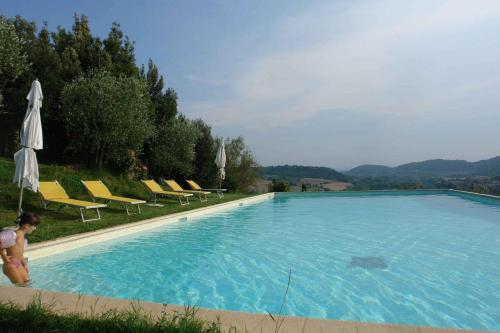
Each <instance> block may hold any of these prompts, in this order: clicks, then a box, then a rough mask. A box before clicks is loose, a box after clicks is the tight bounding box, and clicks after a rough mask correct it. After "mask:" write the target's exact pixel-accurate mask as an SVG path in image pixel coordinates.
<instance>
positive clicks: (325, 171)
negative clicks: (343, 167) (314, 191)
mask: <svg viewBox="0 0 500 333" xmlns="http://www.w3.org/2000/svg"><path fill="white" fill-rule="evenodd" d="M260 173H261V175H262V177H264V178H267V179H271V178H275V179H288V180H295V181H297V180H300V179H302V178H321V179H329V180H336V181H342V182H346V181H349V177H348V176H346V175H344V174H342V173H340V172H338V171H335V170H333V169H330V168H326V167H313V166H302V165H277V166H267V167H262V168H261V171H260Z"/></svg>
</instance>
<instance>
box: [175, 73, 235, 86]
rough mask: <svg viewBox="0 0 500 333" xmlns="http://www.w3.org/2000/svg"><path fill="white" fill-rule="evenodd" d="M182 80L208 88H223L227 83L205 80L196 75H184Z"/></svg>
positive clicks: (210, 79)
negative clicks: (207, 86)
mask: <svg viewBox="0 0 500 333" xmlns="http://www.w3.org/2000/svg"><path fill="white" fill-rule="evenodd" d="M184 78H185V79H186V80H188V81H190V82H193V83H200V84H205V85H209V86H223V85H226V84H228V83H229V80H222V79H214V78H205V77H201V76H198V75H193V74H188V75H184Z"/></svg>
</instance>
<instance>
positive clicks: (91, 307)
mask: <svg viewBox="0 0 500 333" xmlns="http://www.w3.org/2000/svg"><path fill="white" fill-rule="evenodd" d="M36 299H39V300H40V302H41V304H44V305H46V306H48V307H50V309H51V310H52V311H53V312H55V313H60V314H63V313H78V314H82V315H93V314H100V313H103V312H105V311H109V310H119V311H127V310H134V309H140V310H141V311H142V312H143V313H144V314H147V315H150V316H151V317H152V318H158V317H160V316H161V315H162V314H163V313H165V314H167V315H172V314H179V313H184V312H185V307H184V306H179V305H171V304H161V303H152V302H142V301H131V300H126V299H118V298H110V297H97V296H88V295H79V294H72V293H63V292H53V291H46V290H37V289H31V288H20V287H11V286H2V285H0V301H1V302H11V303H14V304H17V305H19V306H22V307H25V306H26V305H28V304H29V303H30V302H32V301H33V300H36ZM274 316H275V319H276V318H278V320H281V319H282V320H283V321H282V326H281V328H280V329H279V332H280V333H285V332H294V333H295V332H321V333H334V332H335V333H340V332H342V333H382V332H385V333H481V332H486V331H478V330H466V329H456V328H438V327H430V326H413V325H401V324H385V323H368V322H358V321H347V320H334V319H319V318H308V317H292V316H280V317H278V316H276V314H274ZM196 317H197V318H199V319H202V320H206V321H209V322H219V323H220V326H221V329H222V331H224V332H259V333H276V332H277V330H276V324H275V322H274V321H273V320H272V319H271V317H270V316H269V315H267V314H259V313H249V312H239V311H228V310H214V309H207V308H197V311H196Z"/></svg>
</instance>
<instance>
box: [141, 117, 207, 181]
mask: <svg viewBox="0 0 500 333" xmlns="http://www.w3.org/2000/svg"><path fill="white" fill-rule="evenodd" d="M197 138H198V131H197V129H196V127H195V126H194V125H192V124H191V123H190V122H189V121H188V120H186V119H185V118H184V117H182V116H178V117H175V118H172V119H170V120H168V121H167V122H166V123H165V124H164V126H162V127H160V128H158V133H157V136H156V138H155V143H154V146H153V156H152V161H151V164H152V172H153V174H155V175H156V176H160V177H168V178H175V177H176V176H183V177H188V176H190V175H191V174H192V173H193V160H194V146H195V143H196V139H197Z"/></svg>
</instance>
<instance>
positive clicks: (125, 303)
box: [0, 190, 498, 333]
mask: <svg viewBox="0 0 500 333" xmlns="http://www.w3.org/2000/svg"><path fill="white" fill-rule="evenodd" d="M445 191H446V190H445ZM456 192H462V191H456ZM462 193H467V194H474V195H477V194H476V193H470V192H462ZM273 197H274V193H266V194H262V195H257V196H253V197H250V198H244V199H239V200H235V201H230V202H226V203H222V204H219V205H214V206H209V207H203V208H198V209H194V210H191V211H187V212H182V213H176V214H171V215H167V216H162V217H157V218H152V219H148V220H143V221H139V222H135V223H130V224H126V225H120V226H115V227H111V228H107V229H101V230H98V231H94V232H89V233H83V234H77V235H73V236H68V237H63V238H59V239H56V240H51V241H46V242H41V243H36V244H34V245H32V246H31V247H30V249H29V251H27V255H28V257H29V259H30V260H37V259H39V258H43V257H45V256H50V255H52V254H56V253H60V252H64V251H68V250H73V249H77V248H81V247H85V246H88V245H91V244H95V243H98V242H102V241H104V240H108V239H113V238H117V237H122V236H126V235H129V234H133V233H136V232H140V231H145V230H150V229H154V228H157V227H159V226H162V225H165V224H169V223H176V222H179V221H181V222H182V221H184V220H185V219H190V218H194V217H198V216H202V215H205V214H209V213H215V212H219V211H223V210H227V209H233V208H236V207H238V206H242V205H247V204H254V203H258V202H261V201H264V200H269V199H272V198H273ZM486 197H493V198H495V199H498V197H495V196H486ZM37 295H39V296H40V300H41V302H42V303H43V304H46V305H49V306H52V309H53V310H54V311H55V312H58V313H64V312H76V313H81V314H91V313H100V312H104V311H106V310H110V309H117V310H130V309H132V306H135V307H137V306H139V307H140V308H141V309H142V310H143V311H144V312H145V313H147V314H150V315H151V316H153V317H158V316H160V315H161V313H162V312H165V311H166V313H168V314H174V313H179V312H181V313H182V312H183V311H184V307H183V306H180V305H168V306H167V307H166V308H165V305H164V304H160V303H151V302H142V301H131V300H127V299H115V298H109V297H96V296H87V295H84V296H82V295H78V294H72V293H62V292H52V291H46V290H37V289H30V288H18V287H11V286H5V285H0V302H13V303H16V304H18V305H20V306H25V305H27V304H28V303H30V302H31V301H32V300H33V299H34V298H35V297H36V296H37ZM197 317H199V318H200V319H204V320H208V321H220V323H221V327H222V328H223V330H224V331H228V330H229V329H233V331H234V329H236V330H237V331H242V332H262V333H266V332H275V331H276V325H275V323H274V321H273V320H272V319H271V318H270V316H269V315H266V314H255V313H245V312H237V311H226V310H213V309H205V308H200V309H199V310H198V311H197ZM283 318H285V320H284V322H283V325H282V327H281V329H280V330H279V331H280V332H346V333H350V332H353V333H354V332H356V333H376V332H389V333H391V332H405V333H406V332H415V333H447V332H448V333H452V332H455V333H460V332H462V333H464V332H481V331H477V330H462V329H453V328H436V327H424V326H410V325H396V324H378V323H366V322H355V321H342V320H330V319H316V318H305V317H291V316H284V317H283Z"/></svg>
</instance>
